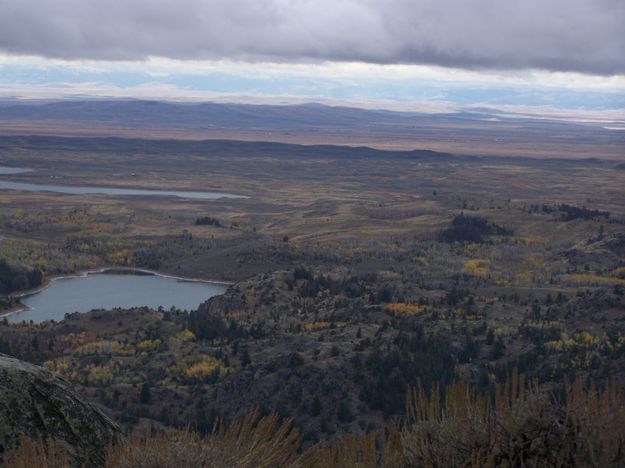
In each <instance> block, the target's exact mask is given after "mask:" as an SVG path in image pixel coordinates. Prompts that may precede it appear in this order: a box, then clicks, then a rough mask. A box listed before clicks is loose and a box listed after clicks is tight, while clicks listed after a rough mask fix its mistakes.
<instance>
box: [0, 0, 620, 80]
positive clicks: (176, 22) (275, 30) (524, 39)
mask: <svg viewBox="0 0 625 468" xmlns="http://www.w3.org/2000/svg"><path fill="white" fill-rule="evenodd" d="M0 50H2V51H4V52H8V53H13V54H35V55H42V56H45V57H55V58H67V59H100V60H138V59H144V58H146V57H148V56H161V57H169V58H176V59H223V58H225V59H232V60H246V61H260V60H269V61H278V62H288V61H317V60H331V61H363V62H371V63H415V64H434V65H442V66H452V67H462V68H496V69H525V68H539V69H546V70H556V71H578V72H585V73H594V74H622V73H625V1H623V0H519V1H515V0H172V1H168V0H0Z"/></svg>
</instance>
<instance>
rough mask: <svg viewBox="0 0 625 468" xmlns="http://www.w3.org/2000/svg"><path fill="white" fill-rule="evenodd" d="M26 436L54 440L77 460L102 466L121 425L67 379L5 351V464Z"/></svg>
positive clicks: (1, 366) (1, 364) (1, 394)
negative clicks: (11, 355)
mask: <svg viewBox="0 0 625 468" xmlns="http://www.w3.org/2000/svg"><path fill="white" fill-rule="evenodd" d="M22 434H24V435H27V436H29V437H33V438H36V437H41V438H44V439H52V440H54V441H55V442H56V443H57V444H59V445H62V446H65V447H66V448H67V450H68V452H69V454H70V457H71V458H72V460H73V461H74V462H76V463H80V464H82V463H86V466H97V465H101V464H102V463H103V462H104V454H105V451H106V447H107V445H108V444H109V442H110V441H111V440H113V439H114V438H115V437H116V436H117V435H118V434H119V429H118V427H117V426H116V425H115V424H114V423H113V422H112V421H111V420H110V419H109V418H108V417H107V416H105V415H104V414H103V413H102V412H101V411H99V410H98V409H97V408H95V407H94V406H92V405H91V404H89V403H86V402H85V401H84V400H82V399H81V397H80V396H79V395H78V394H77V393H76V392H75V391H74V390H73V388H72V386H71V385H70V384H69V383H68V382H66V381H65V380H62V379H59V378H56V377H54V376H53V375H52V374H51V373H50V372H49V371H48V370H46V369H44V368H42V367H39V366H35V365H33V364H29V363H26V362H24V361H20V360H18V359H14V358H11V357H9V356H6V355H4V354H0V464H1V462H2V457H3V454H5V453H7V452H9V451H10V450H12V449H14V448H15V447H16V446H17V444H18V442H19V439H20V436H21V435H22Z"/></svg>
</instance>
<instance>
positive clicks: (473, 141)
mask: <svg viewBox="0 0 625 468" xmlns="http://www.w3.org/2000/svg"><path fill="white" fill-rule="evenodd" d="M0 134H3V135H26V134H28V135H33V134H40V135H60V136H121V137H142V138H175V139H191V140H202V139H215V138H217V139H240V140H248V141H273V142H286V143H302V144H326V143H327V144H335V145H351V146H371V147H376V148H382V149H391V150H407V149H428V150H434V151H442V152H449V153H456V154H474V155H475V154H477V155H501V156H535V157H567V158H568V157H584V158H587V157H604V158H610V159H621V158H624V157H625V150H624V149H623V148H625V132H619V131H614V130H609V129H605V128H603V127H602V126H601V125H600V124H597V123H573V122H565V121H558V120H548V119H534V118H527V117H514V116H502V115H498V114H497V113H496V111H490V110H489V109H483V110H482V109H480V110H478V111H475V112H457V113H448V114H426V113H416V112H398V111H389V110H372V109H361V108H354V107H340V106H337V107H334V106H326V105H322V104H316V103H310V104H297V105H257V104H234V103H232V104H227V103H211V102H204V103H180V102H160V101H142V100H85V101H80V100H64V101H56V102H42V101H33V102H30V101H16V100H5V101H2V102H0Z"/></svg>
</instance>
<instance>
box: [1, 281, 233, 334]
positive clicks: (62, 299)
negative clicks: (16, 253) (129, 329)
mask: <svg viewBox="0 0 625 468" xmlns="http://www.w3.org/2000/svg"><path fill="white" fill-rule="evenodd" d="M226 289H227V286H226V285H223V284H219V283H209V282H203V281H186V280H180V279H177V278H172V277H168V276H160V275H144V274H141V275H138V274H117V273H93V274H88V275H86V276H80V277H70V278H59V279H57V280H55V281H53V282H52V283H51V284H50V285H49V286H48V287H47V288H45V289H43V290H42V291H40V292H37V293H34V294H31V295H29V296H24V297H22V298H21V302H22V303H23V304H24V305H26V306H27V307H28V308H29V310H24V311H21V312H17V313H14V314H12V315H9V316H8V320H9V322H21V321H23V320H25V321H30V320H32V321H33V322H35V323H39V322H44V321H46V320H57V321H60V320H63V318H64V316H65V314H66V313H72V312H89V311H90V310H93V309H113V308H115V307H121V308H129V307H142V306H148V307H152V308H155V309H156V308H158V307H159V306H162V307H164V308H165V309H170V308H171V307H176V308H178V309H186V310H193V309H197V307H198V306H199V305H200V304H201V303H202V302H204V301H206V300H207V299H208V298H210V297H212V296H216V295H219V294H223V293H224V292H225V291H226Z"/></svg>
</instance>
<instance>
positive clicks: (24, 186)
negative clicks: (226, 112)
mask: <svg viewBox="0 0 625 468" xmlns="http://www.w3.org/2000/svg"><path fill="white" fill-rule="evenodd" d="M29 171H30V169H23V168H17V167H2V166H0V175H10V174H21V173H24V172H29ZM0 190H25V191H28V192H56V193H67V194H71V195H87V194H96V195H98V194H99V195H143V196H146V195H148V196H170V197H180V198H196V199H202V200H216V199H218V198H247V197H245V196H243V195H233V194H231V193H221V192H192V191H185V190H149V189H125V188H117V187H91V186H85V187H74V186H70V185H46V184H28V183H24V182H11V181H7V180H0Z"/></svg>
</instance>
